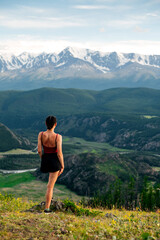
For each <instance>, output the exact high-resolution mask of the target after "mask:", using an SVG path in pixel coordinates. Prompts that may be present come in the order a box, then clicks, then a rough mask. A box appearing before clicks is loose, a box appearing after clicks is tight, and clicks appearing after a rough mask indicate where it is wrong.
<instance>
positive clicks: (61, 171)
mask: <svg viewBox="0 0 160 240" xmlns="http://www.w3.org/2000/svg"><path fill="white" fill-rule="evenodd" d="M63 171H64V167H62V168H61V170H59V173H58V176H60V175H61V174H62V173H63Z"/></svg>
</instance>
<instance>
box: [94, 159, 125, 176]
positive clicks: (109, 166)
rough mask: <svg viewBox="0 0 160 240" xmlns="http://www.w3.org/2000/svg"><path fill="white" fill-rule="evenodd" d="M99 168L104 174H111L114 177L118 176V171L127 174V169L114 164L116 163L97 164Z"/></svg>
mask: <svg viewBox="0 0 160 240" xmlns="http://www.w3.org/2000/svg"><path fill="white" fill-rule="evenodd" d="M97 168H98V169H99V170H100V171H101V172H104V173H109V174H112V175H114V176H117V171H122V172H124V174H125V169H124V168H122V167H121V166H120V165H119V164H118V163H114V162H109V161H107V162H104V163H101V164H97Z"/></svg>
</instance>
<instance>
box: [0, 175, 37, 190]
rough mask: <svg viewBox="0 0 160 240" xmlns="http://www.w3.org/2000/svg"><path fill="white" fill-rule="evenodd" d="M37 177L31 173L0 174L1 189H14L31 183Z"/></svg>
mask: <svg viewBox="0 0 160 240" xmlns="http://www.w3.org/2000/svg"><path fill="white" fill-rule="evenodd" d="M33 179H35V177H34V176H33V175H31V174H30V173H29V172H26V173H15V174H0V188H3V187H9V188H11V187H14V186H16V185H18V184H19V183H28V182H31V181H32V180H33Z"/></svg>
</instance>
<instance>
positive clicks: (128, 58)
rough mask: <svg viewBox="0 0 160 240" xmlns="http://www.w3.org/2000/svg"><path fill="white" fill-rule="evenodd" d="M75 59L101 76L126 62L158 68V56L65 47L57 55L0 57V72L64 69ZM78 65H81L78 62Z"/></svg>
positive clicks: (25, 53)
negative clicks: (47, 68) (48, 68)
mask: <svg viewBox="0 0 160 240" xmlns="http://www.w3.org/2000/svg"><path fill="white" fill-rule="evenodd" d="M76 59H80V60H81V61H83V63H86V64H89V65H88V66H92V67H93V69H95V70H98V71H100V72H101V73H102V74H103V73H104V74H105V73H107V72H112V71H115V70H116V69H118V68H119V67H121V66H124V65H125V64H127V63H128V62H131V63H138V64H140V65H143V66H151V67H156V68H160V55H142V54H135V53H119V52H111V53H108V52H106V53H105V52H100V51H93V50H90V49H85V48H77V47H67V48H65V49H64V50H63V51H61V52H60V53H59V54H55V53H45V52H42V53H41V54H32V53H28V52H23V53H21V54H20V55H18V56H15V55H13V54H3V55H0V72H5V71H9V70H18V69H21V68H23V69H32V68H33V69H34V68H36V69H37V68H42V67H46V66H48V65H49V66H51V67H52V68H55V69H57V68H59V67H61V68H62V67H65V65H66V64H69V65H70V64H73V65H74V62H75V61H76ZM78 64H81V63H80V62H79V63H78Z"/></svg>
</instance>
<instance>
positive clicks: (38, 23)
mask: <svg viewBox="0 0 160 240" xmlns="http://www.w3.org/2000/svg"><path fill="white" fill-rule="evenodd" d="M0 26H2V27H7V28H15V29H17V28H20V29H25V28H30V29H34V28H37V29H42V28H45V29H51V28H64V27H82V26H86V22H84V21H83V20H82V19H76V18H72V17H70V18H67V17H66V18H65V17H64V18H60V17H50V18H49V17H39V18H38V17H36V16H33V17H28V18H21V17H20V18H17V17H15V16H7V15H4V16H1V21H0Z"/></svg>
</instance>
